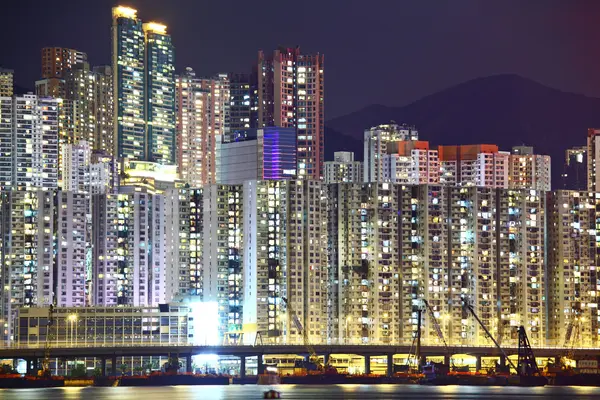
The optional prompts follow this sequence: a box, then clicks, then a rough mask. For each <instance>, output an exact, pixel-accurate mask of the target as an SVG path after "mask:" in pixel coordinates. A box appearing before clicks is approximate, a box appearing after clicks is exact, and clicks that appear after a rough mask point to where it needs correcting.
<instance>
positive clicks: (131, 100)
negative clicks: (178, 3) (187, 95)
mask: <svg viewBox="0 0 600 400" xmlns="http://www.w3.org/2000/svg"><path fill="white" fill-rule="evenodd" d="M112 15H113V25H112V42H113V46H112V60H113V64H112V67H113V68H112V69H113V86H114V87H113V91H114V102H115V112H114V136H115V143H114V144H115V148H116V149H115V155H116V156H117V157H119V158H127V159H133V160H141V161H151V162H157V163H160V164H173V163H174V162H175V98H174V93H175V80H174V62H175V58H174V57H175V56H174V47H173V45H172V43H171V37H170V36H169V35H168V34H167V27H166V26H165V25H162V24H158V23H155V22H149V23H145V24H143V23H142V20H141V19H139V18H138V17H137V10H134V9H132V8H128V7H122V6H119V7H114V8H113V10H112Z"/></svg>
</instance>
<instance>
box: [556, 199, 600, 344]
mask: <svg viewBox="0 0 600 400" xmlns="http://www.w3.org/2000/svg"><path fill="white" fill-rule="evenodd" d="M547 201H548V238H549V240H548V272H547V273H548V285H549V287H548V338H549V344H552V345H556V346H560V345H562V344H563V343H564V342H566V341H567V335H566V332H567V330H570V331H571V332H572V334H573V336H574V337H573V339H571V340H572V341H570V343H573V346H575V347H579V346H581V347H583V346H594V347H597V346H598V329H599V327H598V306H597V304H598V301H599V299H598V293H599V290H600V287H599V286H598V282H599V281H598V273H597V268H598V267H597V265H598V262H599V259H598V258H599V253H598V250H597V242H598V241H599V240H600V238H599V236H598V233H597V229H598V205H599V204H600V194H599V193H596V192H586V191H572V190H558V191H554V192H549V193H548V200H547Z"/></svg>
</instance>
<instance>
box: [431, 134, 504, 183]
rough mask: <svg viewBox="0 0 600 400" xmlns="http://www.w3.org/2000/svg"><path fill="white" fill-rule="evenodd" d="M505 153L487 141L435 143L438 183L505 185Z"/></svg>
mask: <svg viewBox="0 0 600 400" xmlns="http://www.w3.org/2000/svg"><path fill="white" fill-rule="evenodd" d="M509 155H510V154H509V153H507V152H503V151H498V146H496V145H490V144H475V145H460V146H439V147H438V156H439V160H440V183H442V184H444V185H457V186H485V187H497V188H508V171H509Z"/></svg>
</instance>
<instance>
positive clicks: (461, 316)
mask: <svg viewBox="0 0 600 400" xmlns="http://www.w3.org/2000/svg"><path fill="white" fill-rule="evenodd" d="M328 201H329V207H328V218H327V220H328V240H329V245H328V249H329V282H330V284H329V288H330V290H329V303H330V304H331V307H330V309H329V320H330V327H329V335H330V338H331V339H332V340H338V341H346V342H348V341H355V342H361V343H382V344H383V343H393V342H397V341H400V342H403V343H411V341H412V339H413V338H414V336H415V333H416V329H417V325H418V321H417V315H418V310H419V309H423V307H424V303H423V299H425V300H427V302H428V303H429V305H430V306H431V307H432V309H433V311H434V314H435V315H436V318H437V319H438V320H439V322H440V328H441V330H442V332H443V334H444V337H445V338H446V341H447V342H449V343H450V344H452V343H454V344H469V343H470V344H472V343H478V344H482V345H483V344H488V343H487V342H486V339H485V334H484V332H482V331H481V328H480V327H479V325H478V323H477V322H476V321H475V320H474V319H473V318H472V317H471V316H470V315H469V314H468V313H467V312H465V310H464V309H463V307H462V304H463V301H466V302H468V303H469V304H471V305H472V307H473V308H474V309H475V311H476V313H477V315H478V316H479V317H480V318H481V319H482V321H483V322H484V324H485V325H486V326H487V327H488V329H490V331H491V332H492V335H493V336H494V337H495V338H497V337H500V338H501V339H502V341H503V343H510V344H513V345H515V344H516V343H517V337H518V335H517V331H516V328H517V327H518V326H519V325H524V326H525V327H526V330H527V334H528V336H529V338H530V340H531V341H532V343H534V344H537V345H542V344H544V342H545V312H544V301H545V299H544V296H545V292H544V290H545V286H544V285H545V281H544V279H545V278H544V272H545V269H544V265H545V264H544V247H543V246H544V237H545V236H544V235H545V233H544V230H545V216H544V196H543V194H542V192H540V191H534V190H509V189H496V188H489V187H487V188H486V187H444V186H442V185H439V184H438V185H397V184H391V183H379V184H374V183H371V184H362V185H358V184H333V185H329V196H328ZM396 266H399V267H396ZM422 324H423V325H422V326H423V331H422V337H423V340H424V342H425V343H431V344H441V343H439V342H438V341H439V338H438V335H437V333H436V328H435V326H434V325H433V323H432V322H431V321H429V320H428V319H427V318H424V319H423V321H422Z"/></svg>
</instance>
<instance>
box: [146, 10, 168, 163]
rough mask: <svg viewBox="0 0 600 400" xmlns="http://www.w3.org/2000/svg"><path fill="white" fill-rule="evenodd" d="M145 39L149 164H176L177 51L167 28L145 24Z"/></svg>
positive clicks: (151, 23)
mask: <svg viewBox="0 0 600 400" xmlns="http://www.w3.org/2000/svg"><path fill="white" fill-rule="evenodd" d="M143 30H144V35H145V38H146V58H145V60H146V61H145V69H146V88H145V89H146V99H145V107H146V118H147V121H146V136H147V139H146V140H147V144H146V148H147V149H146V152H147V158H148V161H152V162H157V163H160V164H175V162H176V161H175V154H176V152H175V146H176V143H175V48H174V47H173V44H172V42H171V36H170V35H169V34H167V27H166V26H165V25H162V24H157V23H155V22H149V23H145V24H143Z"/></svg>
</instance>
